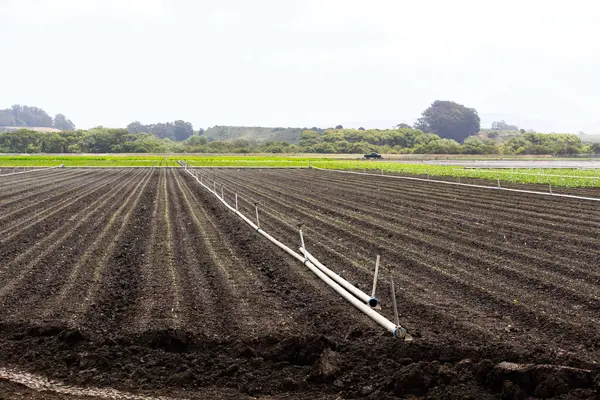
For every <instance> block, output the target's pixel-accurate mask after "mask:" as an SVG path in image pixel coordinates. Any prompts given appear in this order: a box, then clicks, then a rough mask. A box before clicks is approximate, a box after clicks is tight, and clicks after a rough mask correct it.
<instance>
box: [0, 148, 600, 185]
mask: <svg viewBox="0 0 600 400" xmlns="http://www.w3.org/2000/svg"><path fill="white" fill-rule="evenodd" d="M347 157H351V156H347ZM177 160H183V161H185V162H186V163H188V164H189V165H191V166H193V167H240V168H242V167H263V168H265V167H276V168H282V167H309V166H311V165H312V166H315V167H319V168H325V169H339V170H355V171H366V172H370V173H381V171H383V172H384V173H396V174H414V175H421V176H425V175H427V174H429V176H430V177H432V178H434V177H436V176H437V177H456V178H457V179H458V177H465V178H480V179H491V180H496V179H500V180H501V181H504V182H513V183H537V184H546V185H547V184H551V185H553V186H557V187H599V186H600V171H599V170H576V169H538V168H536V169H508V170H507V169H474V168H461V167H457V166H446V165H444V166H440V165H428V164H425V163H414V164H410V163H401V162H391V161H380V162H375V161H366V160H360V159H345V160H344V159H340V156H339V155H332V156H330V155H323V156H316V155H310V156H305V155H282V156H273V155H212V154H211V155H190V154H180V155H169V156H164V155H158V154H156V155H155V154H142V155H138V154H119V155H115V154H111V155H0V173H5V172H6V171H2V168H5V169H6V168H7V167H8V168H14V167H17V168H26V167H52V166H58V165H61V164H64V165H65V166H66V167H84V166H91V167H150V166H158V167H162V166H171V167H178V166H179V165H178V163H177Z"/></svg>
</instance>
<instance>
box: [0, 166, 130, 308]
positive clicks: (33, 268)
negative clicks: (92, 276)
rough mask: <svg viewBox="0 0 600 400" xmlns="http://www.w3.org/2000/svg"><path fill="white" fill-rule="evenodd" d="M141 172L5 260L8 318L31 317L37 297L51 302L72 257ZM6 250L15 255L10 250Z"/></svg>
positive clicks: (3, 292)
mask: <svg viewBox="0 0 600 400" xmlns="http://www.w3.org/2000/svg"><path fill="white" fill-rule="evenodd" d="M140 175H141V171H139V172H137V171H136V172H130V173H127V174H125V176H124V177H122V178H123V179H122V180H121V181H120V182H118V183H117V184H116V185H114V186H110V188H111V189H110V190H107V191H104V192H102V193H100V194H98V195H97V196H96V198H95V200H93V201H90V202H84V201H80V202H78V203H76V205H75V206H74V207H73V208H72V210H71V211H72V213H73V214H72V218H70V219H67V220H66V221H65V220H60V219H56V220H55V221H54V222H55V223H54V224H53V225H49V226H46V229H44V230H43V231H42V232H41V237H43V240H40V241H33V244H31V245H29V246H27V247H26V249H25V250H24V251H21V252H20V253H18V255H17V256H13V257H11V258H9V259H7V261H6V263H5V264H3V266H4V268H3V270H2V271H1V272H0V274H1V275H2V278H3V285H2V286H1V287H0V299H2V302H3V305H4V306H5V307H4V310H3V311H4V312H6V313H9V314H10V317H11V318H17V319H18V318H30V317H31V310H34V309H36V307H35V306H38V307H39V304H40V299H44V302H51V301H49V299H48V297H51V295H50V294H51V293H54V292H60V290H61V288H62V287H63V286H64V285H65V283H66V282H67V283H68V280H67V279H65V278H64V277H65V275H66V274H68V272H69V271H70V269H71V268H73V260H76V259H77V258H80V257H85V254H86V250H87V249H88V247H89V246H91V245H93V244H94V243H95V241H96V240H97V236H96V232H97V231H98V230H101V229H102V228H103V227H104V225H105V224H106V223H107V221H108V220H110V218H111V216H112V215H113V213H114V209H115V208H117V206H118V205H119V204H120V202H121V201H122V200H123V198H124V197H125V196H126V193H127V191H126V190H124V189H126V188H127V186H128V185H129V184H130V183H131V182H133V181H136V180H139V177H140ZM71 220H72V221H74V222H72V223H71ZM16 245H18V243H17V244H16ZM16 247H18V246H16ZM3 250H4V248H3ZM8 253H9V254H10V253H13V254H14V252H11V251H10V250H9V252H8ZM75 266H77V263H75ZM70 300H72V299H68V301H70Z"/></svg>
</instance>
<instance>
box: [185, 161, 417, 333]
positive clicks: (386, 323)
mask: <svg viewBox="0 0 600 400" xmlns="http://www.w3.org/2000/svg"><path fill="white" fill-rule="evenodd" d="M185 171H186V172H187V173H188V174H189V175H190V176H191V177H192V178H194V179H195V180H196V181H197V182H198V183H199V184H200V185H201V186H202V187H204V188H205V189H206V190H208V191H209V192H210V193H212V194H213V195H214V196H215V197H216V198H217V199H218V200H219V201H220V202H221V203H223V204H224V205H225V206H226V207H227V208H228V209H229V210H231V211H232V212H234V213H235V214H237V215H238V216H239V217H240V218H241V219H243V220H244V221H245V222H246V223H247V224H248V225H250V226H251V227H252V228H253V229H254V230H255V231H256V232H258V233H259V234H261V235H262V236H264V237H265V238H267V239H268V240H269V241H270V242H271V243H273V244H275V245H276V246H277V247H279V248H280V249H282V250H284V251H285V252H286V253H288V254H289V255H291V256H292V257H294V258H295V259H297V260H298V261H300V262H301V263H303V264H304V265H306V266H307V267H308V269H310V270H311V271H312V272H313V273H314V274H315V275H317V276H318V277H319V278H320V279H321V280H322V281H323V282H325V283H326V284H327V285H329V286H330V287H331V288H332V289H333V290H335V291H336V292H337V293H338V294H339V295H340V296H342V297H343V298H344V299H346V300H347V301H348V302H350V304H352V305H353V306H354V307H356V308H357V309H359V310H360V311H362V312H363V313H364V314H366V315H367V316H368V317H369V318H371V319H372V320H373V321H375V322H376V323H378V324H379V325H380V326H381V327H383V328H384V329H386V330H387V331H388V332H390V333H392V335H394V337H399V338H404V339H405V340H412V337H411V336H410V335H409V334H408V332H406V329H405V328H403V327H402V326H400V325H396V324H394V323H393V322H392V321H390V320H389V319H387V318H385V317H384V316H383V315H381V314H379V313H378V312H377V311H375V310H373V309H372V308H371V307H369V306H367V305H366V304H365V303H363V302H362V301H361V300H359V299H357V298H356V297H354V296H353V295H352V294H350V293H349V292H348V291H347V290H346V289H344V288H343V287H342V286H340V285H339V284H338V283H337V282H335V281H334V280H333V279H331V278H330V277H328V276H327V275H325V273H324V272H323V271H321V270H320V269H319V268H317V267H316V266H315V265H314V264H313V263H312V262H311V261H309V260H307V259H305V258H304V257H303V256H301V255H300V254H298V253H296V252H295V251H294V250H292V249H290V248H289V247H288V246H286V245H284V244H283V243H281V242H280V241H278V240H277V239H275V238H274V237H273V236H271V235H269V234H268V233H267V232H265V231H264V230H262V229H261V228H259V227H258V226H256V224H254V222H252V221H250V220H249V219H248V218H247V217H246V216H245V215H244V214H242V213H241V212H239V211H237V210H236V209H235V208H233V207H231V206H230V205H229V204H227V202H226V201H225V200H224V199H222V198H221V197H219V195H218V194H217V193H216V192H214V191H213V190H212V189H211V188H209V187H208V186H206V185H205V184H204V183H202V182H200V180H199V179H198V178H197V177H196V176H194V174H193V173H192V172H190V171H189V170H188V169H187V168H186V169H185Z"/></svg>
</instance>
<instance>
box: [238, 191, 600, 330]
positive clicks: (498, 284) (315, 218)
mask: <svg viewBox="0 0 600 400" xmlns="http://www.w3.org/2000/svg"><path fill="white" fill-rule="evenodd" d="M228 184H229V185H233V182H229V183H228ZM251 186H252V184H246V186H245V187H244V186H240V189H242V190H245V191H246V192H248V191H251V190H253V189H252V188H251ZM240 193H244V191H241V192H240ZM254 195H256V193H254ZM280 195H281V194H280V193H279V194H274V193H272V192H271V193H263V194H262V196H263V197H261V199H263V200H264V201H265V202H266V203H265V205H264V207H266V208H268V205H267V204H269V203H271V204H274V203H277V206H276V207H275V208H282V209H285V211H286V216H283V217H282V216H281V215H279V216H277V215H274V216H275V217H277V218H283V219H287V220H288V221H289V220H290V219H291V220H293V219H294V218H298V219H301V220H305V221H306V220H307V219H311V223H314V224H315V225H316V226H319V225H321V226H322V225H323V221H327V220H329V223H328V224H327V230H326V232H327V235H323V237H322V240H327V237H326V236H331V235H332V231H335V230H336V227H337V230H338V231H339V232H340V235H341V237H344V239H345V240H344V242H345V243H348V242H350V243H352V244H351V245H350V246H348V245H347V244H343V245H341V246H340V245H339V244H337V245H336V243H335V241H334V242H333V243H331V245H332V246H334V248H338V249H343V248H344V247H352V248H353V250H354V249H355V248H356V247H357V246H361V247H363V246H364V247H363V251H364V250H365V249H369V248H374V249H376V250H377V251H380V250H382V243H380V242H381V238H377V239H376V240H369V239H367V238H362V237H361V236H363V235H349V234H348V233H349V231H351V230H352V229H353V228H357V227H358V226H360V227H361V228H363V227H364V224H361V223H360V221H359V222H357V224H358V226H357V225H354V226H352V225H350V224H346V223H344V222H343V221H341V220H340V219H336V218H331V217H329V216H328V215H327V213H318V212H317V213H314V212H313V210H314V207H312V208H308V207H301V208H302V209H303V211H302V212H298V211H297V208H298V206H297V205H293V204H292V203H289V204H283V203H281V202H278V201H277V200H276V199H277V198H278V197H279V196H280ZM254 200H257V198H254ZM290 204H292V205H293V207H291V206H290ZM261 207H262V206H261ZM342 208H343V207H342ZM273 212H276V211H275V210H273ZM338 212H339V211H338ZM313 214H314V215H313ZM365 228H367V230H368V231H371V232H370V233H372V234H373V235H377V231H376V227H373V226H367V227H365ZM374 228H375V229H374ZM316 234H317V235H318V234H319V233H318V232H316ZM344 242H343V243H344ZM359 244H360V245H359ZM449 246H451V243H449ZM397 247H398V243H395V242H392V241H386V242H385V243H384V244H383V248H384V250H386V251H387V253H388V256H389V255H390V254H389V253H393V257H394V258H395V259H396V260H398V261H399V262H400V263H401V264H402V265H403V274H402V275H403V276H405V275H406V273H407V270H406V269H407V268H410V269H411V270H413V271H412V272H414V275H413V276H412V277H411V280H410V281H411V282H413V281H416V282H418V281H422V280H423V278H424V275H426V276H428V277H429V279H432V280H433V281H436V282H440V281H441V286H440V288H439V289H438V290H446V293H445V294H444V295H443V296H441V298H442V299H447V298H452V297H454V298H458V300H459V301H458V302H459V303H460V300H462V298H463V297H464V296H465V294H466V293H470V295H471V299H470V303H472V304H470V305H469V306H468V307H473V305H479V307H480V309H481V312H482V313H485V312H486V309H487V308H488V307H489V305H490V303H492V304H493V305H494V307H495V308H499V309H500V311H502V312H506V311H509V312H510V314H509V315H514V316H515V317H516V318H517V319H520V320H521V321H522V322H523V323H524V324H525V323H526V322H527V321H528V320H529V319H531V318H534V319H538V320H542V321H540V322H539V323H538V325H540V327H542V326H543V325H548V324H550V325H555V327H556V328H557V330H561V329H560V328H562V331H563V332H564V331H566V330H570V331H571V332H573V330H577V329H578V323H576V322H572V321H570V320H567V319H568V317H571V315H570V314H569V311H570V313H571V314H572V313H574V312H575V311H574V310H573V309H571V310H568V309H567V308H561V307H560V306H557V307H553V308H551V311H552V313H550V315H543V314H542V315H541V316H540V315H537V314H538V312H539V310H538V309H537V307H538V305H536V304H529V305H523V304H522V303H521V304H519V307H515V305H514V304H512V301H513V299H514V295H513V293H514V290H513V289H514V288H510V287H506V286H505V285H503V282H504V281H505V280H506V279H502V277H496V279H495V280H494V281H490V282H486V281H482V280H481V279H480V280H479V281H478V282H477V284H475V285H474V284H473V282H471V279H476V278H477V276H476V275H474V274H470V275H469V274H467V275H465V271H464V268H460V267H456V266H454V265H452V263H448V261H444V255H443V254H438V252H437V251H433V252H431V253H434V256H435V257H439V259H438V260H436V262H434V263H432V262H431V261H432V255H431V254H428V253H427V252H424V251H414V250H413V251H410V252H409V253H412V254H408V255H407V254H406V253H407V248H404V249H402V250H401V251H394V249H395V248H397ZM449 249H450V247H449ZM438 263H439V264H438ZM438 265H439V266H438ZM483 276H485V275H483ZM479 283H483V285H485V286H481V287H479V286H478V284H479ZM490 283H491V285H490ZM457 285H458V286H459V287H461V288H462V291H461V292H460V293H456V290H454V288H455V287H456V286H457ZM436 287H437V285H436ZM518 291H519V293H520V294H521V295H527V291H526V290H524V289H522V288H521V287H519V288H518ZM550 297H552V295H551V294H550ZM521 300H522V299H521ZM534 300H535V299H532V301H534ZM544 303H545V305H546V306H551V302H550V301H545V302H544ZM573 303H577V301H573ZM577 305H578V306H580V307H585V304H581V303H579V304H577ZM515 311H516V312H515ZM557 311H561V314H562V315H563V319H558V318H556V316H555V315H553V314H554V313H556V312H557ZM542 313H543V311H542ZM592 315H593V314H592ZM590 316H591V315H588V320H587V321H586V322H587V323H590V322H592V323H593V322H594V319H590V318H589V317H590ZM579 317H581V316H579ZM569 319H571V318H569ZM581 319H582V318H579V320H581ZM582 333H583V332H582Z"/></svg>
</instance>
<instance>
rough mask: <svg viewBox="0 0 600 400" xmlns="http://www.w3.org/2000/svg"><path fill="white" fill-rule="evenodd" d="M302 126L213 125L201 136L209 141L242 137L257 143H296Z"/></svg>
mask: <svg viewBox="0 0 600 400" xmlns="http://www.w3.org/2000/svg"><path fill="white" fill-rule="evenodd" d="M303 130H304V129H303V128H264V127H258V126H254V127H251V126H213V127H212V128H208V129H207V130H206V131H205V132H204V134H203V135H202V136H204V137H206V138H207V139H208V140H209V141H217V140H220V141H230V140H235V139H243V140H248V141H251V142H252V141H256V142H257V143H261V142H266V141H273V142H287V143H290V144H292V143H294V144H296V143H298V137H299V136H300V133H302V131H303Z"/></svg>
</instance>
